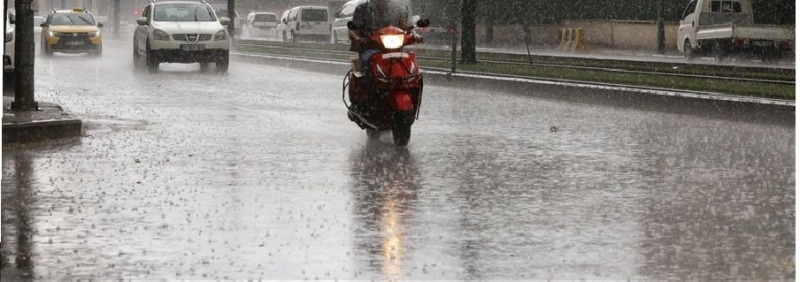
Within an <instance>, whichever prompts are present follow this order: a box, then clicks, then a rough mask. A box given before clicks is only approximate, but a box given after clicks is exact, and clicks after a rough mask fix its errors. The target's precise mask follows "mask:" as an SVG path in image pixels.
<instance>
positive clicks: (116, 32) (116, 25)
mask: <svg viewBox="0 0 800 282" xmlns="http://www.w3.org/2000/svg"><path fill="white" fill-rule="evenodd" d="M119 1H120V0H114V22H113V25H114V38H117V39H119V20H120V18H119V12H120V11H119Z"/></svg>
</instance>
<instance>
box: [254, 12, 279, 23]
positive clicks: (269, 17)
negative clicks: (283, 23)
mask: <svg viewBox="0 0 800 282" xmlns="http://www.w3.org/2000/svg"><path fill="white" fill-rule="evenodd" d="M254 21H257V22H277V21H278V17H277V16H275V15H273V14H258V15H256V18H255V20H254Z"/></svg>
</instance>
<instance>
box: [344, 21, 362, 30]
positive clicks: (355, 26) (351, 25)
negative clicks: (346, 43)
mask: <svg viewBox="0 0 800 282" xmlns="http://www.w3.org/2000/svg"><path fill="white" fill-rule="evenodd" d="M347 29H349V30H356V29H361V26H359V24H357V23H356V22H354V21H349V22H347Z"/></svg>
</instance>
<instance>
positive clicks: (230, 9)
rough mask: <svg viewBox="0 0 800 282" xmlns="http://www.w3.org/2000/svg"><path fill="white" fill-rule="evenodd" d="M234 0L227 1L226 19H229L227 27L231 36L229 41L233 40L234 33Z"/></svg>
mask: <svg viewBox="0 0 800 282" xmlns="http://www.w3.org/2000/svg"><path fill="white" fill-rule="evenodd" d="M234 2H235V0H228V18H229V19H231V23H230V24H229V25H228V34H229V35H230V36H231V41H232V40H233V35H234V32H235V31H236V24H234V21H236V11H235V10H234V9H236V4H235V3H234Z"/></svg>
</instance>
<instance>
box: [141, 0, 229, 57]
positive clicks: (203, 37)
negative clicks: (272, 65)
mask: <svg viewBox="0 0 800 282" xmlns="http://www.w3.org/2000/svg"><path fill="white" fill-rule="evenodd" d="M142 15H143V17H140V18H138V19H137V20H136V23H138V24H139V25H138V26H137V27H136V31H135V32H134V35H133V58H134V65H137V64H136V61H138V60H139V58H141V57H144V60H145V62H146V65H147V68H148V70H150V71H157V70H158V66H159V64H160V63H200V67H201V69H202V70H206V69H207V68H208V64H209V63H215V65H216V69H217V71H219V72H227V71H228V64H229V50H230V45H231V42H230V35H229V34H228V31H227V29H226V28H225V25H229V24H231V20H230V19H228V18H226V17H217V16H216V14H215V13H214V9H213V8H212V7H211V6H210V5H208V4H206V3H205V2H191V1H169V2H168V1H162V2H151V3H148V4H147V5H146V6H145V8H144V11H143V12H142Z"/></svg>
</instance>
